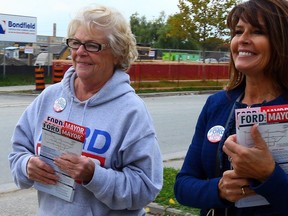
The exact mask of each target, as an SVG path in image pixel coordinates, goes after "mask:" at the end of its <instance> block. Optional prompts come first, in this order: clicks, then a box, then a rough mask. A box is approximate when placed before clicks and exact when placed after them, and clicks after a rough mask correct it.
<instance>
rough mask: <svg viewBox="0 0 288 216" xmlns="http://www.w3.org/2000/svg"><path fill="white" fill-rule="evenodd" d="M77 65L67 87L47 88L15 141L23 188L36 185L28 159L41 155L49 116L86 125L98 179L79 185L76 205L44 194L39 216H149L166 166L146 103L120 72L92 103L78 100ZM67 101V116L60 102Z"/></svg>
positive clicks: (17, 176)
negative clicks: (58, 105)
mask: <svg viewBox="0 0 288 216" xmlns="http://www.w3.org/2000/svg"><path fill="white" fill-rule="evenodd" d="M75 77H76V73H75V70H74V68H73V67H71V68H70V69H69V70H68V71H67V72H66V73H65V75H64V78H63V80H62V81H61V83H57V84H54V85H51V86H49V87H47V88H46V89H45V90H44V91H43V92H42V93H41V94H40V95H39V96H38V97H36V98H35V100H34V101H33V102H32V103H31V104H30V105H29V106H28V107H27V109H26V110H25V111H24V113H23V114H22V116H21V118H20V119H19V121H18V123H17V125H16V127H15V130H14V134H13V137H12V147H13V150H12V152H11V153H10V154H9V162H10V167H11V171H12V175H13V178H14V181H15V183H16V185H17V186H18V187H19V188H30V187H33V184H34V182H33V181H31V180H29V179H28V177H27V172H26V166H27V161H28V160H29V158H30V157H31V156H33V155H37V154H39V149H40V146H41V133H42V129H41V128H42V122H43V120H44V119H46V118H47V116H54V117H55V118H58V119H63V120H67V121H70V122H74V123H76V124H80V125H83V126H85V127H86V139H85V141H84V144H83V149H82V152H83V153H84V154H85V155H89V156H90V157H91V158H92V159H93V160H94V161H95V170H94V176H93V178H92V180H91V181H90V182H88V183H87V184H77V185H76V189H75V196H74V200H73V202H71V203H70V202H66V201H64V200H62V199H59V198H57V197H55V196H52V195H49V194H47V193H44V192H41V191H38V202H39V209H38V215H45V216H49V215H53V216H54V215H69V216H73V215H75V216H76V215H77V216H79V215H81V216H84V215H85V216H86V215H87V216H88V215H100V216H104V215H105V216H106V215H117V216H118V215H125V216H127V215H144V214H145V211H144V209H143V207H145V206H146V205H147V204H149V203H150V202H151V201H153V200H154V198H155V197H156V196H157V194H158V193H159V191H160V190H161V188H162V184H163V180H162V179H163V165H162V157H161V153H160V149H159V145H158V141H157V138H156V134H155V129H154V127H153V122H152V119H151V117H150V114H149V113H148V111H147V108H146V106H145V104H144V102H143V101H142V100H141V98H140V97H139V96H137V94H136V93H135V91H134V90H133V88H132V87H131V86H130V81H129V75H128V74H127V73H125V72H123V71H119V70H116V71H115V73H114V75H113V76H112V77H111V79H110V80H109V81H108V82H107V83H106V84H105V86H103V88H102V89H101V90H100V91H99V92H98V93H96V94H95V95H94V96H92V97H91V98H90V99H88V100H86V101H83V102H81V101H79V100H78V99H77V98H76V97H75V93H74V87H73V83H74V80H75ZM60 97H63V98H65V100H66V102H67V105H66V107H65V109H64V110H63V111H62V112H55V111H54V109H53V105H54V102H55V101H56V100H57V99H59V98H60Z"/></svg>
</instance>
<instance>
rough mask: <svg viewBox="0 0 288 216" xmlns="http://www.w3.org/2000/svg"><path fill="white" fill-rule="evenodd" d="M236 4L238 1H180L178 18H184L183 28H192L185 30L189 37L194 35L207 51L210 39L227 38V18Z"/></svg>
mask: <svg viewBox="0 0 288 216" xmlns="http://www.w3.org/2000/svg"><path fill="white" fill-rule="evenodd" d="M236 3H237V0H179V4H178V7H179V10H180V12H179V14H178V15H177V16H178V17H179V19H181V17H182V22H183V23H182V25H183V26H189V25H190V28H183V31H187V33H186V35H187V37H189V36H190V35H193V38H194V39H196V40H197V39H198V41H199V43H200V45H201V47H202V49H203V50H205V49H206V48H207V47H208V43H207V40H208V39H211V38H220V39H223V38H224V39H225V38H227V36H228V29H227V28H226V18H227V15H228V13H229V11H230V10H231V8H232V7H234V6H235V4H236ZM182 34H183V33H182Z"/></svg>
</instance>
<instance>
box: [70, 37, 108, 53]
mask: <svg viewBox="0 0 288 216" xmlns="http://www.w3.org/2000/svg"><path fill="white" fill-rule="evenodd" d="M66 44H67V46H68V47H70V48H72V49H79V47H80V46H81V45H83V46H84V48H85V50H86V51H88V52H100V51H102V50H104V49H106V48H107V47H110V45H109V44H99V43H94V42H86V43H82V42H81V41H79V40H76V39H73V38H68V39H66Z"/></svg>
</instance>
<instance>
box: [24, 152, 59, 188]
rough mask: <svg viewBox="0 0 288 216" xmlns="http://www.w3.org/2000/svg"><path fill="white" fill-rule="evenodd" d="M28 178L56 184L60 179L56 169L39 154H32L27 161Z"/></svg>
mask: <svg viewBox="0 0 288 216" xmlns="http://www.w3.org/2000/svg"><path fill="white" fill-rule="evenodd" d="M27 174H28V178H29V179H31V180H33V181H36V182H40V183H43V184H52V185H55V184H56V183H57V181H58V179H59V177H58V176H57V175H56V173H55V171H54V169H53V168H52V167H51V166H49V165H48V164H47V163H45V162H44V161H42V160H41V159H40V158H39V157H37V156H32V157H31V158H30V159H29V160H28V163H27Z"/></svg>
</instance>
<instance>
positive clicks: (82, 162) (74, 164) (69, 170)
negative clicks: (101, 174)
mask: <svg viewBox="0 0 288 216" xmlns="http://www.w3.org/2000/svg"><path fill="white" fill-rule="evenodd" d="M54 163H55V165H56V166H58V167H59V168H60V169H61V170H62V171H64V172H65V173H66V174H68V175H69V176H71V177H72V178H73V179H75V180H76V181H80V182H86V183H87V182H90V181H91V179H92V177H93V175H94V169H95V164H94V162H93V161H92V160H91V159H89V158H88V157H85V156H79V155H75V154H63V155H61V156H60V157H57V158H55V159H54Z"/></svg>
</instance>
